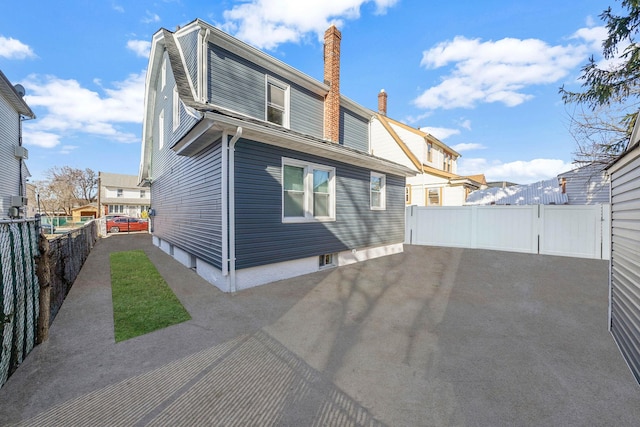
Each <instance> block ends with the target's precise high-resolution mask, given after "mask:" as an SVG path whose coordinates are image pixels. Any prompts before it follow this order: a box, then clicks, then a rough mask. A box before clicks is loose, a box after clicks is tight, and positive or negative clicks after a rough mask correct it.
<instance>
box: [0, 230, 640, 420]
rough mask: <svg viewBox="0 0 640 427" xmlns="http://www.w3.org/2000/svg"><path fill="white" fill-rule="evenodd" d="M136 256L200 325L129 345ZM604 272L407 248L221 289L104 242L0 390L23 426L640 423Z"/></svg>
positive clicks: (115, 240) (601, 265)
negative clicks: (119, 319)
mask: <svg viewBox="0 0 640 427" xmlns="http://www.w3.org/2000/svg"><path fill="white" fill-rule="evenodd" d="M134 248H142V249H144V250H145V251H146V252H147V254H148V255H149V257H150V259H151V260H152V261H153V262H154V263H155V264H156V266H157V267H158V270H159V271H160V272H161V274H162V275H163V276H164V277H165V279H166V280H167V282H168V283H169V285H170V286H171V287H172V288H173V290H174V291H175V292H176V294H177V296H178V297H179V298H180V300H181V301H182V303H183V304H184V305H185V307H186V308H187V309H188V310H189V312H190V313H191V315H192V317H193V319H192V320H191V321H188V322H185V323H182V324H180V325H176V326H173V327H169V328H166V329H163V330H161V331H156V332H154V333H151V334H148V335H145V336H142V337H138V338H135V339H131V340H128V341H125V342H121V343H118V344H115V343H114V340H113V320H112V312H111V292H110V282H109V264H108V255H109V253H110V252H112V251H117V250H129V249H134ZM638 420H640V389H639V388H638V386H637V385H636V384H635V382H634V380H633V377H632V376H631V374H630V372H629V371H628V369H627V367H626V365H625V364H624V362H623V360H622V358H621V356H620V355H619V353H618V351H617V349H616V346H615V343H614V342H613V339H612V338H611V336H610V334H609V333H608V331H607V263H606V262H605V261H594V260H583V259H575V258H562V257H549V256H541V255H526V254H514V253H506V252H494V251H484V250H469V249H453V248H433V247H419V246H406V247H405V253H404V254H398V255H393V256H389V257H385V258H380V259H377V260H372V261H368V262H364V263H360V264H357V265H352V266H347V267H341V268H337V269H332V270H328V271H323V272H319V273H315V274H311V275H307V276H303V277H299V278H295V279H290V280H285V281H281V282H278V283H274V284H270V285H266V286H262V287H259V288H255V289H251V290H247V291H242V292H239V293H238V294H236V295H233V296H232V295H226V294H223V293H221V292H219V291H217V290H216V289H215V288H213V287H212V286H211V285H209V284H207V283H206V282H204V281H202V280H201V279H200V278H199V277H198V276H197V275H196V274H195V273H194V272H193V271H190V270H188V269H186V268H184V267H182V266H180V265H179V264H177V263H176V262H175V261H174V260H173V259H171V258H170V257H168V256H167V255H165V254H164V253H162V252H161V251H159V250H158V249H156V248H154V247H153V246H152V245H151V243H150V238H149V236H144V235H131V236H112V237H109V238H108V239H104V240H102V241H100V242H99V243H98V244H97V246H96V247H95V249H94V250H93V252H92V253H91V255H90V257H89V259H88V260H87V262H86V264H85V266H84V267H83V269H82V271H81V273H80V276H79V277H78V279H77V281H76V283H75V285H74V286H73V288H72V290H71V292H70V294H69V296H68V298H67V301H66V302H65V303H64V305H63V307H62V309H61V311H60V312H59V314H58V317H57V318H56V320H55V322H54V324H53V327H52V329H51V334H50V339H49V341H48V342H47V343H45V344H43V345H40V346H38V347H36V349H35V350H34V351H33V352H32V354H31V355H30V356H29V357H28V358H27V360H26V361H25V363H24V364H23V365H22V366H21V367H20V368H19V369H18V371H17V372H16V373H15V374H14V375H13V376H12V377H11V378H10V379H9V381H8V382H7V384H5V386H4V387H3V388H2V389H0V423H3V424H7V423H18V424H19V425H34V426H35V425H37V426H42V425H91V426H96V425H171V426H173V425H178V424H182V425H225V426H226V425H238V426H240V425H261V426H262V425H291V426H306V425H337V426H348V425H374V426H375V425H389V426H422V425H424V426H449V425H463V426H465V425H466V426H497V425H516V426H517V425H523V426H529V425H545V426H548V425H575V426H585V425H617V426H632V425H637V423H638Z"/></svg>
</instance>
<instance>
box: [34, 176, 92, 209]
mask: <svg viewBox="0 0 640 427" xmlns="http://www.w3.org/2000/svg"><path fill="white" fill-rule="evenodd" d="M46 176H47V179H46V180H45V181H36V182H34V185H35V186H36V192H37V194H38V195H39V199H40V206H39V209H40V210H41V213H43V214H49V215H50V214H53V213H64V214H65V215H71V210H72V209H73V208H74V207H77V206H81V205H84V204H87V203H90V202H93V201H95V199H96V194H97V188H98V179H97V176H96V173H95V172H94V171H93V170H91V169H88V168H87V169H84V170H82V169H75V168H72V167H69V166H62V167H57V166H56V167H53V168H51V169H49V170H48V171H47V173H46Z"/></svg>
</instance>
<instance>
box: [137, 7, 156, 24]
mask: <svg viewBox="0 0 640 427" xmlns="http://www.w3.org/2000/svg"><path fill="white" fill-rule="evenodd" d="M140 22H142V23H143V24H151V23H154V22H160V16H158V14H157V13H153V12H149V11H148V10H147V12H146V14H145V15H144V17H143V18H142V19H141V20H140Z"/></svg>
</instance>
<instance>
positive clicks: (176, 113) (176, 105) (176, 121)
mask: <svg viewBox="0 0 640 427" xmlns="http://www.w3.org/2000/svg"><path fill="white" fill-rule="evenodd" d="M178 126H180V97H179V96H178V86H177V85H176V86H174V87H173V131H174V132H175V131H176V129H178Z"/></svg>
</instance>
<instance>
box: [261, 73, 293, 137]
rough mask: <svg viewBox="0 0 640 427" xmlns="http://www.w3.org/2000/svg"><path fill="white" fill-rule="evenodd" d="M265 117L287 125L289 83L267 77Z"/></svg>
mask: <svg viewBox="0 0 640 427" xmlns="http://www.w3.org/2000/svg"><path fill="white" fill-rule="evenodd" d="M266 119H267V121H268V122H271V123H275V124H277V125H280V126H283V127H286V128H288V127H289V85H286V84H284V83H281V82H278V81H276V80H274V79H272V78H269V77H267V105H266Z"/></svg>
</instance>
